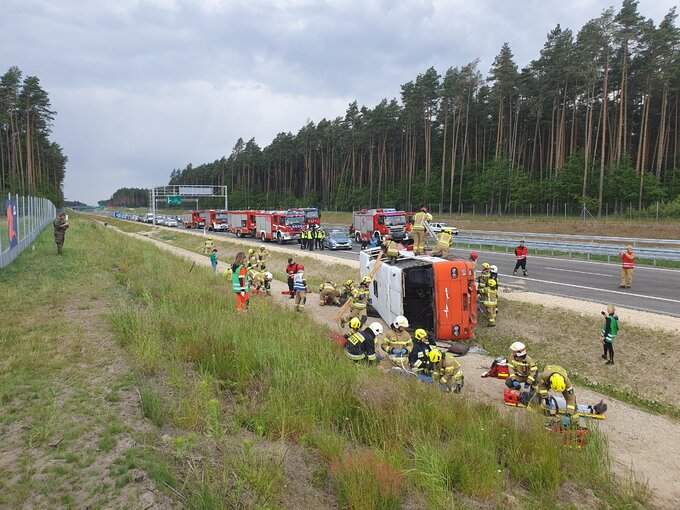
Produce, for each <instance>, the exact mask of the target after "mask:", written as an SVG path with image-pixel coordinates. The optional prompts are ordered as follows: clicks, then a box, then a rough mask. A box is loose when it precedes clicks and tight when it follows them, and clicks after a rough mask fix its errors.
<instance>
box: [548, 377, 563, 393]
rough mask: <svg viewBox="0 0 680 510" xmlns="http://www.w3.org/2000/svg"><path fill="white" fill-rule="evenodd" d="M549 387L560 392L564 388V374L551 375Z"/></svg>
mask: <svg viewBox="0 0 680 510" xmlns="http://www.w3.org/2000/svg"><path fill="white" fill-rule="evenodd" d="M550 387H551V388H552V389H553V390H554V391H556V392H558V393H562V392H563V391H564V390H566V389H567V382H566V381H565V380H564V376H563V375H562V374H557V373H555V374H553V375H551V376H550Z"/></svg>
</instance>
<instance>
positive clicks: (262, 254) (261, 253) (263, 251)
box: [257, 244, 269, 264]
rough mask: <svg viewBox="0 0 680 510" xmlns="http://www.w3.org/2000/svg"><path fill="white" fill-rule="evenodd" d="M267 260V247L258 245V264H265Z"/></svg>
mask: <svg viewBox="0 0 680 510" xmlns="http://www.w3.org/2000/svg"><path fill="white" fill-rule="evenodd" d="M267 259H269V252H268V251H267V247H266V246H265V245H264V244H262V245H260V249H259V250H258V251H257V261H258V262H259V263H260V264H266V263H267Z"/></svg>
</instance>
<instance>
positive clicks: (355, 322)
mask: <svg viewBox="0 0 680 510" xmlns="http://www.w3.org/2000/svg"><path fill="white" fill-rule="evenodd" d="M349 327H350V328H352V329H359V328H360V327H361V319H360V318H359V317H352V318H351V319H350V321H349Z"/></svg>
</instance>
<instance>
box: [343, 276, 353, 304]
mask: <svg viewBox="0 0 680 510" xmlns="http://www.w3.org/2000/svg"><path fill="white" fill-rule="evenodd" d="M353 292H354V281H353V280H351V279H350V280H347V281H346V282H345V284H344V285H343V286H342V292H340V304H341V305H344V304H345V303H346V302H347V300H348V299H349V298H351V297H352V293H353Z"/></svg>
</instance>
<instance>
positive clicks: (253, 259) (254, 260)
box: [248, 248, 257, 267]
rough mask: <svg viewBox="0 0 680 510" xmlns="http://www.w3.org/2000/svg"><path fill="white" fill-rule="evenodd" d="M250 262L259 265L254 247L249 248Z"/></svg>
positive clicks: (251, 264)
mask: <svg viewBox="0 0 680 510" xmlns="http://www.w3.org/2000/svg"><path fill="white" fill-rule="evenodd" d="M248 264H249V265H250V266H253V267H255V266H257V253H255V249H254V248H250V249H248Z"/></svg>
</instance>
